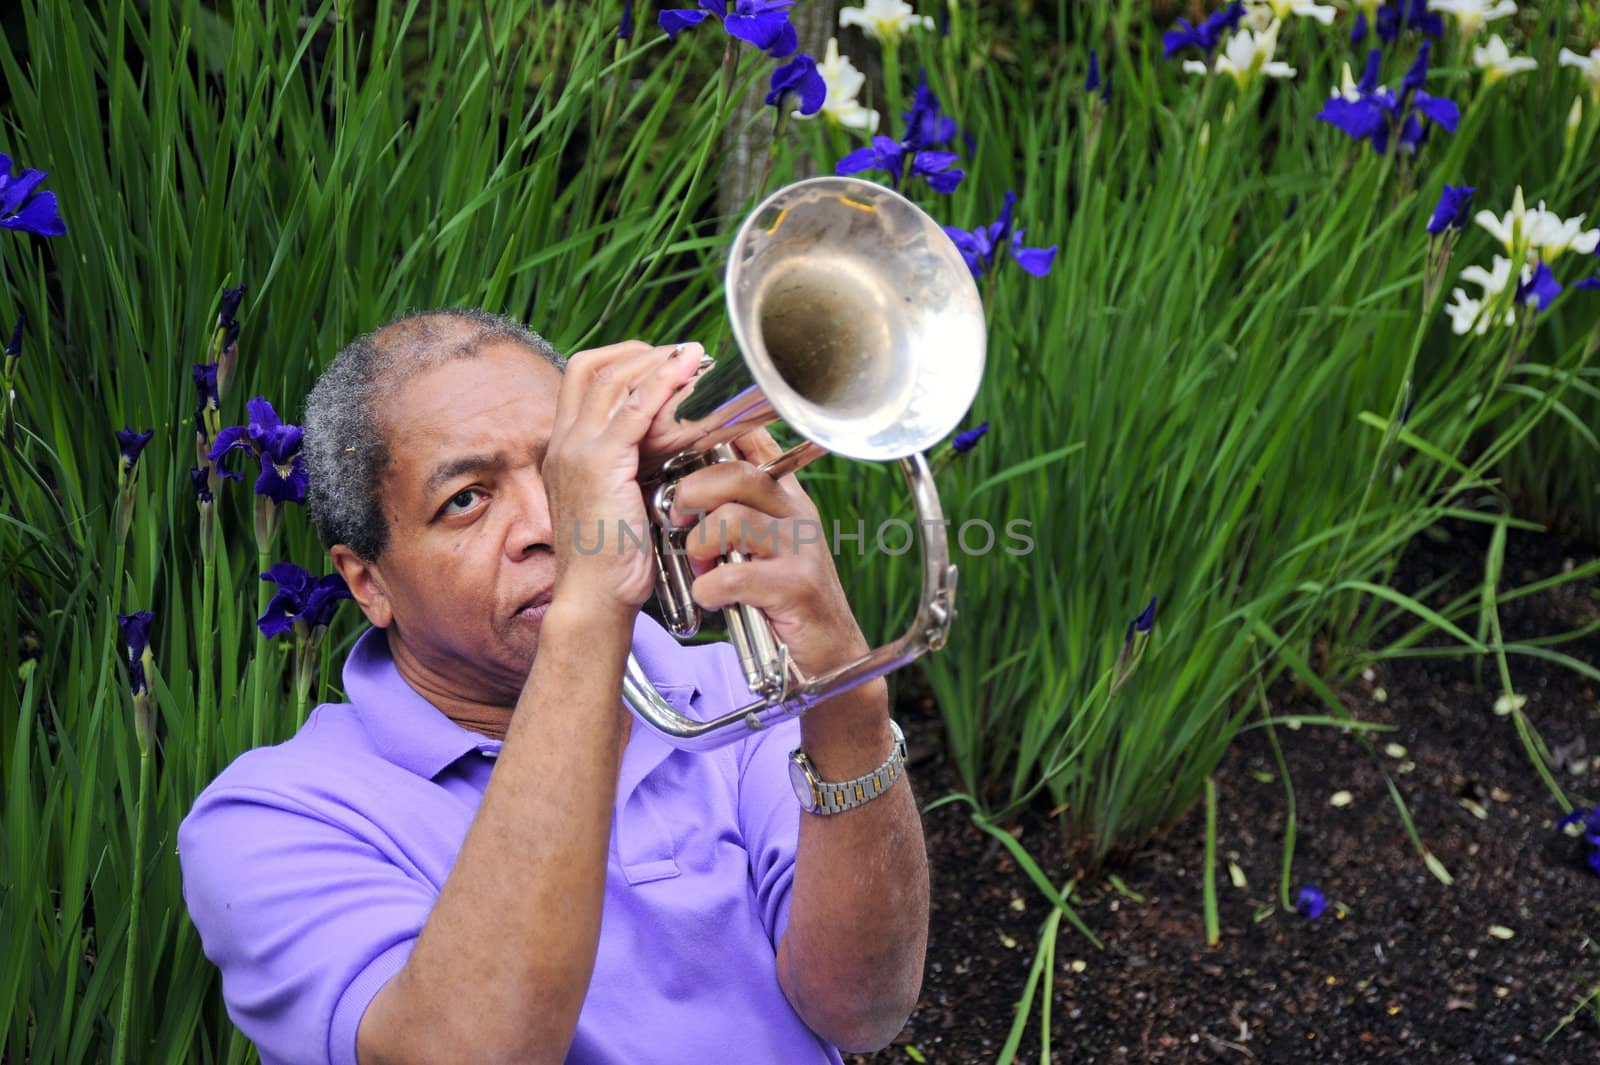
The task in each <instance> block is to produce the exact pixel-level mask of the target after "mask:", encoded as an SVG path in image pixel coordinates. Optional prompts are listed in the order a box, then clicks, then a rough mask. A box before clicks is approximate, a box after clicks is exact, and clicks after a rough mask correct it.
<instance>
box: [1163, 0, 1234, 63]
mask: <svg viewBox="0 0 1600 1065" xmlns="http://www.w3.org/2000/svg"><path fill="white" fill-rule="evenodd" d="M1242 18H1244V5H1243V4H1237V3H1236V4H1229V5H1228V6H1227V7H1225V8H1223V9H1222V10H1221V11H1217V12H1213V13H1212V15H1211V16H1210V17H1209V18H1207V19H1206V20H1205V21H1204V22H1202V23H1200V25H1198V26H1191V25H1189V21H1188V20H1187V19H1179V20H1178V25H1179V26H1180V27H1182V28H1181V29H1176V30H1168V31H1167V32H1166V33H1164V34H1162V35H1161V43H1162V46H1163V47H1164V48H1165V55H1166V58H1168V59H1171V58H1172V56H1173V53H1175V52H1178V51H1181V50H1183V49H1185V48H1189V47H1194V48H1198V49H1200V50H1201V51H1202V52H1204V53H1205V54H1206V57H1207V58H1210V56H1211V53H1212V52H1214V51H1216V49H1217V45H1218V43H1219V42H1221V40H1222V35H1223V34H1224V33H1226V32H1227V31H1229V30H1231V29H1233V28H1234V27H1235V26H1237V25H1239V20H1240V19H1242Z"/></svg>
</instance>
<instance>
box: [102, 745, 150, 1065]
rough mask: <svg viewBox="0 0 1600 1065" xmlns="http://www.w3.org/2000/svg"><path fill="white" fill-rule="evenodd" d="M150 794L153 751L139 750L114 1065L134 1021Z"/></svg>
mask: <svg viewBox="0 0 1600 1065" xmlns="http://www.w3.org/2000/svg"><path fill="white" fill-rule="evenodd" d="M149 795H150V749H149V747H144V748H142V749H141V750H140V751H139V797H138V799H137V802H136V805H135V807H134V821H135V826H136V827H135V828H134V834H133V897H132V900H131V902H130V904H129V910H128V939H127V943H128V949H127V952H126V953H125V954H124V955H123V965H122V1002H121V1004H120V1005H119V1006H118V1008H117V1031H116V1044H115V1047H114V1049H113V1050H112V1055H111V1060H112V1065H123V1062H125V1061H127V1060H128V1025H129V1023H130V1022H131V1020H132V1018H133V987H134V975H133V974H134V965H135V962H136V960H137V954H138V948H139V911H140V910H141V909H142V908H143V906H144V848H145V822H146V821H147V820H148V818H147V817H146V816H145V806H146V805H147V800H148V798H149Z"/></svg>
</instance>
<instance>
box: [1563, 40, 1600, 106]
mask: <svg viewBox="0 0 1600 1065" xmlns="http://www.w3.org/2000/svg"><path fill="white" fill-rule="evenodd" d="M1558 58H1559V59H1560V61H1561V65H1562V66H1564V67H1577V68H1578V70H1579V72H1580V73H1582V74H1583V76H1584V77H1585V78H1587V79H1588V80H1589V94H1590V95H1591V96H1593V97H1594V98H1595V99H1596V100H1600V45H1596V46H1595V49H1594V51H1592V52H1590V53H1589V54H1588V55H1579V54H1578V53H1577V52H1574V51H1573V50H1572V49H1570V48H1563V49H1561V54H1560V56H1559V57H1558Z"/></svg>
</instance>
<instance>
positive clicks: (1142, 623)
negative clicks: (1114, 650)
mask: <svg viewBox="0 0 1600 1065" xmlns="http://www.w3.org/2000/svg"><path fill="white" fill-rule="evenodd" d="M1159 598H1160V597H1159V596H1154V595H1152V596H1151V597H1150V601H1149V602H1148V603H1146V604H1145V606H1144V609H1143V610H1141V611H1139V613H1138V614H1137V615H1136V616H1135V617H1134V619H1133V620H1132V621H1130V622H1128V631H1127V633H1126V634H1125V635H1124V636H1123V637H1122V646H1123V650H1127V648H1128V646H1129V645H1130V644H1132V643H1133V635H1134V633H1139V634H1140V635H1142V636H1148V635H1150V630H1151V629H1153V628H1155V627H1156V600H1157V599H1159Z"/></svg>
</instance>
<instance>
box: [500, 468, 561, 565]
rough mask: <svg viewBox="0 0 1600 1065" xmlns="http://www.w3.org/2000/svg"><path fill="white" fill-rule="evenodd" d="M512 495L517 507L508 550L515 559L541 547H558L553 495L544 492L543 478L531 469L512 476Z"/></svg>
mask: <svg viewBox="0 0 1600 1065" xmlns="http://www.w3.org/2000/svg"><path fill="white" fill-rule="evenodd" d="M510 494H511V496H512V498H511V499H510V500H508V501H507V502H509V503H510V504H511V506H512V507H514V508H515V510H514V513H513V515H512V518H511V522H510V525H509V526H508V527H507V529H506V554H507V555H509V556H510V557H511V558H512V559H522V558H526V557H527V556H528V555H531V554H534V553H535V552H537V551H540V550H547V551H553V550H555V529H554V527H553V526H552V524H551V521H550V497H549V496H547V495H545V491H544V480H543V479H542V478H541V477H540V476H539V475H538V474H537V473H536V472H532V471H529V472H527V473H522V474H520V475H519V476H517V477H515V478H512V481H511V485H510Z"/></svg>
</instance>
